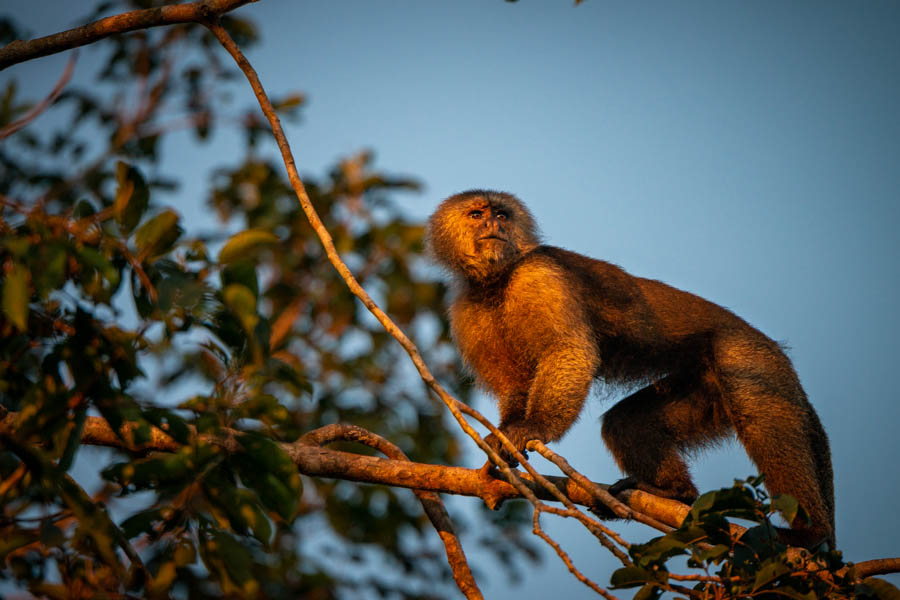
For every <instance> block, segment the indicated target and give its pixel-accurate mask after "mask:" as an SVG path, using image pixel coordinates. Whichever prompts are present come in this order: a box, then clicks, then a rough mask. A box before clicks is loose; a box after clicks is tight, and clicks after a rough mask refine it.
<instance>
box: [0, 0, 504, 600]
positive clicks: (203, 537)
mask: <svg viewBox="0 0 900 600" xmlns="http://www.w3.org/2000/svg"><path fill="white" fill-rule="evenodd" d="M147 4H148V3H146V2H140V1H136V2H132V3H127V4H121V3H115V4H110V3H107V4H105V5H104V6H102V7H101V8H99V9H98V10H97V12H96V13H95V15H92V18H93V17H95V16H97V15H100V14H103V15H105V14H109V13H110V11H111V10H118V9H128V8H143V7H145V5H147ZM111 7H112V8H111ZM4 25H5V28H4V30H3V35H4V36H7V37H8V38H12V37H14V36H16V35H19V36H21V35H22V34H21V33H17V32H15V31H13V30H12V29H10V28H11V27H12V25H11V24H9V23H8V22H5V23H4ZM223 25H225V26H226V27H227V28H228V29H229V31H230V32H231V34H232V35H233V36H234V37H235V38H236V39H237V40H238V41H239V42H240V43H241V44H242V45H243V46H245V47H246V46H247V45H249V44H252V43H253V42H254V41H255V39H256V32H255V28H254V26H253V24H252V23H251V22H249V21H246V20H242V19H238V18H235V17H228V18H227V19H223ZM101 47H102V48H105V49H106V51H107V52H108V54H107V55H106V57H105V60H103V61H102V62H101V63H99V65H100V66H99V72H98V75H97V79H96V81H95V82H94V84H93V85H91V86H90V87H80V88H79V87H70V88H68V89H67V90H66V91H65V92H64V93H63V94H62V96H61V97H60V99H59V100H58V101H57V102H56V104H55V106H54V107H53V110H51V111H50V113H49V114H47V115H42V116H41V118H40V122H39V123H35V124H32V125H30V126H29V127H26V128H25V129H23V130H21V131H19V132H17V133H16V134H15V135H14V136H12V137H11V138H9V139H8V140H6V142H5V143H4V144H3V145H2V146H0V169H2V171H0V201H2V212H0V267H2V270H0V287H2V311H0V340H2V343H0V417H2V416H3V415H4V414H6V411H7V410H10V411H16V412H18V414H19V418H18V421H17V423H16V427H15V430H14V432H13V433H11V434H7V435H2V436H0V506H2V513H0V564H2V565H4V567H3V569H2V570H0V579H7V580H9V581H10V582H11V583H12V584H14V585H16V586H23V587H27V588H28V589H29V590H30V591H31V592H32V593H34V594H37V595H45V596H48V597H54V598H61V597H69V598H80V597H85V598H87V597H96V596H97V595H100V594H104V593H106V594H110V595H116V594H121V593H123V592H130V593H133V594H135V595H145V596H148V597H168V596H169V595H170V594H173V593H174V594H176V595H181V596H185V595H190V596H191V597H223V596H228V597H244V596H249V597H266V598H279V597H297V596H298V595H302V594H310V595H312V596H314V597H331V596H333V595H335V594H338V593H339V592H341V591H344V592H352V590H353V589H355V588H360V589H365V590H367V591H369V592H371V591H372V590H375V591H377V592H381V593H383V594H393V595H400V596H403V597H405V596H420V595H422V594H433V593H434V588H433V581H434V580H435V578H443V579H445V580H446V579H447V578H448V577H449V570H448V569H447V567H446V565H445V564H444V561H443V557H442V555H441V551H440V550H438V549H439V545H438V544H437V540H436V536H434V533H433V530H430V529H429V524H428V521H427V519H425V517H424V516H423V514H422V511H421V509H420V507H419V505H418V504H417V503H415V502H414V500H413V498H412V496H411V494H410V493H409V492H408V491H406V490H394V489H390V488H383V487H377V486H357V485H352V484H349V483H346V482H334V481H322V480H304V479H303V478H301V477H300V476H299V475H298V474H297V470H296V468H295V467H294V465H293V464H292V463H291V461H290V459H289V458H288V457H287V456H286V455H285V454H284V452H283V451H282V450H281V449H280V448H279V447H278V445H277V444H275V443H274V442H275V441H279V440H285V441H293V440H295V439H296V438H297V437H299V436H300V435H302V434H303V433H304V432H306V431H309V430H311V429H314V428H316V427H319V426H321V425H324V424H328V423H334V422H350V423H354V424H357V425H360V426H363V427H365V428H367V429H369V430H371V431H373V432H376V433H379V434H381V435H384V436H385V437H387V438H389V439H390V440H391V441H393V442H394V443H396V444H397V445H399V446H400V447H401V448H402V449H403V450H404V451H405V452H407V454H409V455H410V457H411V458H413V459H414V460H420V461H423V462H434V463H452V462H453V461H454V460H456V458H457V457H458V455H459V447H458V445H457V441H456V439H455V438H454V436H453V434H452V433H451V432H452V431H454V429H453V428H452V427H447V426H446V423H445V420H444V417H443V411H442V410H441V407H439V406H437V405H436V404H435V403H434V402H433V401H432V400H431V399H430V398H429V396H428V395H427V394H426V392H425V389H424V386H422V385H421V383H419V382H418V381H417V380H415V379H411V378H410V377H409V376H408V375H409V371H408V369H407V367H406V364H407V363H406V361H404V360H401V358H400V354H399V348H398V346H397V344H396V343H395V342H394V341H393V339H392V338H391V337H390V336H389V335H388V334H386V333H385V332H384V331H383V330H382V329H381V328H380V326H378V325H377V323H375V322H374V321H373V320H372V319H370V318H368V317H367V316H366V315H365V314H364V311H362V310H361V307H360V306H359V304H358V303H357V302H356V301H355V300H354V298H353V297H352V296H351V294H350V293H349V292H348V290H347V289H346V287H345V286H344V284H343V282H342V281H341V280H340V278H339V277H338V275H337V274H336V273H335V272H334V270H333V269H332V268H331V266H330V265H329V264H328V263H327V261H325V260H324V255H323V251H322V249H321V247H320V246H319V243H318V242H317V240H316V239H315V237H314V235H313V233H312V230H311V228H310V226H309V225H308V223H307V222H306V219H305V218H304V216H303V215H302V213H301V212H300V210H299V206H298V204H297V201H296V198H295V197H294V196H293V193H292V191H291V190H290V188H289V186H288V185H287V182H286V181H285V178H284V176H283V174H282V173H283V169H282V168H280V167H279V166H278V165H277V163H274V162H272V161H271V160H269V159H268V158H267V156H266V151H267V150H269V149H270V148H271V146H269V145H267V143H268V142H267V140H269V137H267V133H268V129H267V127H266V126H265V124H264V122H263V121H262V120H261V119H260V117H259V116H257V112H258V109H255V108H250V109H248V110H247V111H246V112H245V113H236V114H235V113H232V114H228V113H227V112H226V110H225V109H222V106H226V107H227V105H226V104H225V100H226V98H227V95H228V92H229V90H230V89H231V86H233V85H234V84H233V83H231V82H232V80H233V75H234V73H233V72H232V71H231V70H228V69H226V68H225V67H224V66H223V65H222V64H221V57H222V52H221V50H220V49H219V48H218V47H217V46H216V45H215V44H214V43H213V40H212V38H211V37H210V36H209V35H208V34H206V33H205V32H204V31H203V30H202V29H201V28H198V27H192V26H175V27H168V28H164V29H158V30H147V31H138V32H136V33H134V34H130V35H126V36H119V37H115V38H110V39H109V40H106V41H104V42H103V43H102V44H101ZM24 68H25V69H27V68H28V67H27V66H25V67H24ZM302 104H303V96H302V95H299V94H289V95H287V96H285V97H283V98H282V99H281V100H280V101H278V102H277V106H278V108H279V110H280V111H281V114H282V117H283V118H288V119H290V118H294V119H296V118H297V117H298V116H299V109H300V108H301V107H302ZM28 108H29V103H28V102H26V101H24V100H22V99H21V95H20V92H19V90H18V89H17V87H16V84H15V82H11V83H9V85H8V86H7V87H6V89H5V90H4V91H2V93H0V127H2V126H3V125H4V124H7V123H10V122H12V121H14V120H15V119H16V118H18V117H19V116H21V115H22V114H23V113H24V112H25V111H26V110H27V109H28ZM47 123H51V124H52V123H55V124H56V126H55V127H50V126H47ZM233 123H237V124H238V131H239V132H240V133H241V134H242V135H243V139H244V141H245V144H244V147H245V148H246V154H245V155H244V156H243V157H242V158H241V159H240V160H239V161H238V162H237V164H235V165H231V166H227V165H226V166H219V167H218V168H217V169H215V171H214V173H213V174H212V179H211V182H210V191H209V193H208V206H209V207H210V208H212V209H213V211H214V213H215V214H216V215H218V217H219V218H220V219H221V223H222V224H221V226H219V227H217V228H216V229H215V231H213V232H203V231H202V230H198V229H199V228H198V227H197V225H196V224H194V223H189V222H187V221H188V219H186V218H185V216H184V211H183V210H181V209H180V207H181V206H183V205H182V204H180V203H181V202H182V201H183V198H181V197H180V196H179V195H178V194H177V191H178V181H176V180H175V179H174V178H172V177H171V176H170V175H168V174H166V172H165V169H166V168H167V165H169V164H170V163H167V162H165V161H163V158H164V157H165V156H166V155H167V153H168V152H170V151H172V149H173V145H172V144H173V143H175V144H180V145H183V144H187V143H196V144H204V143H206V142H207V141H208V140H210V139H212V138H214V137H215V136H216V135H217V134H218V133H219V132H220V131H221V130H222V127H223V126H225V125H229V124H233ZM184 131H187V132H189V133H190V134H192V136H193V138H194V142H187V141H184ZM173 139H174V140H176V141H175V142H171V141H169V140H173ZM239 154H240V153H239V151H235V155H234V158H236V157H238V156H239ZM229 158H232V157H229ZM232 159H233V158H232ZM372 165H373V158H372V156H371V155H370V154H368V153H361V154H358V155H356V156H353V157H351V158H349V159H347V160H344V161H342V162H341V163H340V164H339V165H337V166H336V167H335V168H334V169H333V170H332V171H331V172H330V173H328V175H327V176H326V177H323V178H319V179H314V178H309V177H307V178H306V182H307V190H308V193H309V196H310V198H311V200H312V202H313V204H314V205H315V207H316V209H317V210H318V211H319V214H320V215H321V216H322V218H323V220H324V222H325V224H326V226H327V227H328V228H329V230H330V231H331V233H332V235H333V236H334V239H335V243H336V244H337V247H338V249H339V250H340V251H341V252H342V253H343V255H344V257H345V258H346V259H347V260H348V262H349V263H350V264H351V266H352V268H353V269H354V270H355V272H356V273H357V274H358V277H359V279H360V281H361V282H362V283H363V285H365V286H366V287H367V289H369V290H370V291H373V292H375V294H376V296H379V301H381V302H382V305H383V306H384V307H385V308H386V310H387V311H388V312H389V313H390V314H391V315H392V317H394V318H395V319H396V320H397V321H398V322H399V323H400V324H401V325H403V326H404V327H406V328H407V329H408V330H409V331H410V333H411V334H412V335H413V336H414V337H415V338H416V341H417V343H419V345H420V347H421V348H422V349H423V353H424V355H425V356H426V358H427V360H428V361H429V364H430V365H431V366H432V367H433V369H434V371H435V373H436V374H437V375H438V376H440V377H442V378H443V379H445V380H447V379H449V380H450V381H455V375H454V374H455V373H457V372H458V365H457V364H456V358H455V353H454V352H452V350H451V348H450V346H449V341H448V336H447V325H446V322H445V320H444V318H443V316H442V306H443V305H444V295H445V293H446V290H445V288H444V287H443V286H442V285H440V284H439V283H436V282H434V281H430V280H429V279H428V278H427V277H425V276H424V275H423V273H424V272H425V270H424V269H423V268H422V267H423V259H422V257H421V252H422V242H421V238H422V228H421V226H420V225H419V224H417V223H412V222H409V221H407V220H405V219H404V218H403V217H402V215H401V214H400V212H399V211H398V209H397V208H396V206H395V205H394V204H393V203H392V201H391V195H392V194H393V193H395V192H397V191H403V190H415V189H417V184H416V183H415V182H414V181H412V180H410V179H407V178H399V177H391V176H388V175H385V174H381V173H378V172H376V171H374V170H373V167H372ZM195 177H199V174H195ZM204 225H207V226H208V224H204ZM225 231H231V232H234V233H233V235H228V234H226V233H224V232H225ZM457 391H458V393H461V394H463V395H464V396H465V395H466V394H467V391H468V390H467V388H466V387H465V386H463V385H462V384H459V385H458V390H457ZM89 415H100V416H102V417H103V418H104V419H106V421H108V423H109V424H110V425H111V426H112V427H113V429H115V430H117V431H118V432H119V435H120V436H121V440H122V445H123V446H127V447H132V448H137V447H139V446H140V444H141V443H142V442H144V441H146V440H147V439H148V435H149V432H150V427H151V425H153V426H157V427H160V428H163V429H164V430H165V431H167V432H168V434H169V435H171V437H172V438H173V439H175V440H176V441H178V442H179V443H183V444H185V446H184V448H183V449H182V450H181V451H179V452H176V453H171V454H154V453H149V454H148V453H146V452H141V451H137V450H136V451H133V452H125V451H121V450H101V449H96V448H87V447H82V445H81V444H80V438H81V433H82V431H83V427H84V423H85V419H86V417H87V416H89ZM123 425H127V426H128V427H126V428H122V429H120V426H123ZM190 427H194V428H196V429H197V430H198V431H199V432H201V433H210V434H216V433H217V432H220V431H222V429H223V428H230V429H235V430H238V431H241V432H244V433H243V434H242V436H241V437H240V444H241V447H242V451H241V452H239V453H229V452H224V451H223V450H222V449H221V448H219V447H218V446H215V445H210V444H207V443H202V442H200V441H197V439H196V438H195V437H192V436H190V435H189V431H190V430H189V428H190ZM192 440H193V441H192ZM354 450H355V451H362V452H366V450H365V449H362V450H360V449H358V448H354ZM97 472H102V477H103V482H96V479H97V477H96V473H97ZM91 488H94V489H91ZM505 518H507V519H508V521H503V522H501V521H499V520H498V521H496V528H494V527H493V526H491V525H489V524H483V525H482V526H481V529H483V530H484V531H485V532H489V531H491V530H492V529H493V530H494V534H493V535H487V533H486V537H488V538H498V537H501V536H502V535H504V534H503V531H505V530H507V529H515V527H516V525H517V523H518V522H519V519H515V518H509V515H505ZM314 534H315V535H314ZM508 550H509V548H508V547H507V548H505V549H503V551H504V552H507V551H508ZM385 563H387V564H389V565H390V566H391V568H392V569H393V571H394V573H396V574H398V575H402V577H401V576H394V577H382V576H381V573H380V572H377V571H375V570H374V569H372V568H371V567H367V566H366V565H367V564H375V565H384V564H385ZM141 564H143V565H144V566H145V568H142V567H141ZM346 565H354V566H355V567H357V568H355V569H352V570H348V569H347V568H346ZM382 569H383V567H382ZM0 585H4V584H2V583H0ZM5 585H7V587H8V585H9V583H7V584H5ZM426 586H427V587H426ZM422 590H428V591H427V592H423V591H422Z"/></svg>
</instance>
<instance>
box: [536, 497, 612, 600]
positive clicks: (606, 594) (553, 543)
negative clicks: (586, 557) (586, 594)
mask: <svg viewBox="0 0 900 600" xmlns="http://www.w3.org/2000/svg"><path fill="white" fill-rule="evenodd" d="M532 524H533V525H534V527H533V529H532V531H534V534H535V535H536V536H538V537H539V538H541V539H542V540H544V541H545V542H547V544H548V545H549V546H550V547H551V548H553V549H554V550H556V554H557V555H559V557H560V558H561V559H562V561H563V562H564V563H565V564H566V567H568V569H569V572H570V573H571V574H572V575H574V576H575V578H576V579H578V581H580V582H581V583H583V584H584V585H586V586H588V587H589V588H591V589H592V590H594V591H595V592H597V593H598V594H600V595H601V596H603V597H604V598H606V599H607V600H618V599H617V598H616V597H615V596H613V595H612V594H610V593H609V592H608V591H606V590H605V589H603V588H602V587H600V586H599V585H597V584H596V583H595V582H594V581H592V580H591V579H588V578H587V577H586V576H585V575H584V574H583V573H582V572H581V571H579V570H578V568H577V567H576V566H575V564H574V563H573V562H572V559H571V558H569V555H568V554H567V553H566V551H565V550H563V549H562V547H560V545H559V544H558V543H556V540H554V539H553V538H551V537H550V536H549V535H547V533H546V532H545V531H544V530H543V529H542V528H541V521H540V513H539V512H538V511H534V517H533V518H532Z"/></svg>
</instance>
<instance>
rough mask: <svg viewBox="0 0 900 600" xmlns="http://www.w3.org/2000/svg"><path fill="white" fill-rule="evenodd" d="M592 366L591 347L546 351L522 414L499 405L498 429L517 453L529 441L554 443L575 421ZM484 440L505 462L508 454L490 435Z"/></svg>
mask: <svg viewBox="0 0 900 600" xmlns="http://www.w3.org/2000/svg"><path fill="white" fill-rule="evenodd" d="M596 367H597V358H596V353H595V352H594V349H593V345H592V344H589V343H586V344H579V345H568V346H561V347H560V346H558V347H555V348H553V347H551V348H548V349H547V350H546V351H545V352H544V353H543V354H542V356H541V358H540V360H539V361H538V364H537V368H536V369H535V372H534V377H533V378H532V381H531V385H530V386H529V390H528V398H527V401H526V403H525V406H524V411H522V410H516V408H518V407H521V404H519V405H518V407H517V406H513V407H510V408H509V409H508V410H507V411H504V404H503V403H501V423H500V430H501V431H502V432H503V433H504V434H505V435H506V437H507V438H509V441H510V442H512V444H513V445H514V446H515V447H516V449H517V450H519V451H524V450H525V444H527V443H528V442H529V441H530V440H540V441H542V442H552V441H555V440H558V439H559V438H561V437H562V436H563V434H565V432H566V431H568V430H569V427H571V426H572V424H573V423H574V422H575V420H576V419H577V418H578V415H579V413H580V412H581V407H582V406H583V405H584V399H585V397H587V394H588V390H589V389H590V387H591V381H592V379H593V374H594V372H595V370H596ZM487 441H488V443H490V444H491V445H492V446H493V447H494V448H495V449H498V450H499V451H500V452H501V455H504V458H507V461H508V458H509V456H508V454H509V453H507V452H505V451H504V450H503V449H502V448H500V447H499V446H500V444H499V442H498V440H496V439H495V438H494V436H488V440H487ZM508 462H509V461H508Z"/></svg>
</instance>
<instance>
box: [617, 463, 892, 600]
mask: <svg viewBox="0 0 900 600" xmlns="http://www.w3.org/2000/svg"><path fill="white" fill-rule="evenodd" d="M762 482H763V478H762V477H761V476H759V477H751V478H748V479H747V480H746V481H741V480H736V481H735V483H734V486H732V487H730V488H724V489H721V490H718V491H713V492H707V493H705V494H703V495H702V496H700V497H699V498H698V499H697V500H696V502H694V504H693V506H692V507H691V512H690V513H689V514H688V516H687V517H686V518H685V520H684V523H682V525H681V527H679V528H678V529H676V530H674V531H672V532H670V533H668V534H666V535H664V536H661V537H657V538H654V539H652V540H650V541H649V542H647V543H646V544H640V545H633V546H632V547H631V548H630V549H629V554H630V555H631V558H632V560H633V561H634V566H629V567H624V568H621V569H618V570H617V571H615V572H614V573H613V574H612V576H611V578H610V582H611V584H612V586H613V588H635V587H639V588H640V590H639V591H638V592H637V594H636V595H635V596H634V597H635V598H639V599H641V600H644V599H649V598H659V597H661V596H662V595H663V593H664V592H666V591H671V592H675V593H679V594H681V595H685V594H690V595H691V596H693V597H700V598H770V597H771V598H775V597H778V598H796V599H798V600H813V599H815V598H872V599H876V598H878V599H882V600H887V599H889V598H892V599H896V598H897V597H898V594H900V592H898V591H897V589H896V588H894V587H893V586H891V585H890V584H889V583H887V582H886V581H883V580H880V579H876V578H874V577H870V578H867V579H865V580H864V581H863V582H862V583H857V582H856V581H855V579H856V578H855V577H854V576H853V573H852V570H851V569H850V567H852V564H850V563H845V562H844V561H843V559H842V557H841V553H840V552H839V551H836V550H833V549H830V548H828V547H827V545H823V547H821V548H819V549H818V550H816V551H807V550H803V549H800V548H790V547H788V546H786V545H785V544H783V543H782V542H781V541H779V539H778V531H777V529H776V527H775V526H774V525H773V524H772V517H773V516H774V515H775V514H776V513H780V514H781V515H783V517H784V519H785V521H786V522H792V521H793V519H794V517H795V516H797V515H798V514H800V518H803V517H804V516H805V513H803V509H802V508H801V507H800V506H799V505H798V504H797V501H796V500H795V499H794V498H792V497H791V496H788V495H778V496H775V497H774V498H771V499H770V498H769V497H768V495H767V494H766V492H765V490H763V489H762V488H761V487H760V486H761V485H762ZM729 519H738V520H740V521H742V522H745V523H746V522H749V523H752V524H753V525H752V526H751V527H750V528H749V529H747V531H746V532H745V533H743V534H742V535H740V536H739V538H738V536H737V535H735V534H734V532H733V531H732V530H731V524H730V521H729ZM736 538H738V539H736ZM682 556H686V557H687V566H688V567H690V568H694V569H700V570H702V571H703V572H704V573H705V574H706V576H707V577H706V579H707V580H706V581H700V582H698V583H697V584H696V585H695V586H694V587H693V589H692V590H687V589H683V588H681V589H679V587H678V586H677V585H676V584H677V582H675V581H670V579H669V575H670V572H669V569H668V565H667V563H668V562H669V561H670V560H672V559H673V558H675V557H682Z"/></svg>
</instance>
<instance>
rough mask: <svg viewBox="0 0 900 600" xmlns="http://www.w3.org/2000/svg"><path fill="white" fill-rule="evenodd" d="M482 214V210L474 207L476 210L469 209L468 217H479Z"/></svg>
mask: <svg viewBox="0 0 900 600" xmlns="http://www.w3.org/2000/svg"><path fill="white" fill-rule="evenodd" d="M483 214H484V212H483V211H480V210H477V209H476V210H470V211H469V218H470V219H480V218H481V216H482V215H483Z"/></svg>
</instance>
